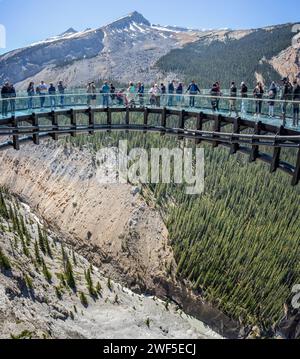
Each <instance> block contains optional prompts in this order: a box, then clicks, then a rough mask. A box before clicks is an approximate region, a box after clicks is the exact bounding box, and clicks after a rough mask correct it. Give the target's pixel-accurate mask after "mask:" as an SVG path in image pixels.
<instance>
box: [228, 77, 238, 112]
mask: <svg viewBox="0 0 300 359" xmlns="http://www.w3.org/2000/svg"><path fill="white" fill-rule="evenodd" d="M229 96H230V100H229V116H231V114H232V112H235V114H236V117H239V113H238V110H237V107H236V98H237V87H236V85H235V82H232V83H231V86H230V90H229Z"/></svg>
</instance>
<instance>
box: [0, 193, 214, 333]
mask: <svg viewBox="0 0 300 359" xmlns="http://www.w3.org/2000/svg"><path fill="white" fill-rule="evenodd" d="M0 197H1V200H0V202H1V203H0V212H1V215H0V321H1V326H0V338H16V339H22V338H45V339H46V338H47V339H48V338H60V339H62V338H71V339H75V338H77V339H78V338H79V339H80V338H123V339H124V338H128V339H129V338H133V337H135V338H153V339H156V338H157V339H158V338H161V339H163V338H178V337H180V338H186V339H188V338H194V339H197V338H220V336H219V335H217V334H216V333H214V332H213V331H212V330H210V329H209V328H208V327H206V326H205V325H203V324H202V323H201V322H199V321H197V320H196V319H194V318H192V317H188V316H186V315H185V314H184V313H183V312H182V310H180V309H179V308H178V306H176V305H174V304H171V303H168V302H162V301H160V300H159V299H158V298H156V297H149V296H144V295H137V294H134V293H133V292H131V291H130V290H128V289H126V288H125V287H124V286H121V285H119V284H117V283H115V282H113V281H112V280H111V279H110V278H105V276H104V274H103V273H102V271H100V270H99V268H97V267H94V266H92V265H91V264H90V263H89V262H88V261H87V260H86V259H85V258H84V257H83V256H81V255H79V254H77V253H76V252H75V251H74V250H72V249H71V248H70V247H68V246H66V245H65V244H64V240H63V238H62V237H60V236H59V235H57V234H55V233H53V232H51V231H49V230H47V229H46V228H45V227H44V223H43V221H42V220H41V219H39V218H38V217H37V216H36V215H35V214H34V213H33V212H32V211H31V210H30V208H29V207H28V206H27V205H25V204H23V203H20V202H19V201H18V200H17V199H15V198H14V197H11V196H10V195H8V194H7V193H3V192H2V193H1V195H0Z"/></svg>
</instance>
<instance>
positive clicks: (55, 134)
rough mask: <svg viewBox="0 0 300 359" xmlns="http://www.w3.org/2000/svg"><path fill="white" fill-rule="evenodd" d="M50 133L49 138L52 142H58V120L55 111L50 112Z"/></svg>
mask: <svg viewBox="0 0 300 359" xmlns="http://www.w3.org/2000/svg"><path fill="white" fill-rule="evenodd" d="M50 116H51V122H52V131H53V133H52V134H51V137H52V138H53V140H54V141H58V118H57V114H56V112H55V111H52V112H51V115H50Z"/></svg>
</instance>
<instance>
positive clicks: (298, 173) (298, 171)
mask: <svg viewBox="0 0 300 359" xmlns="http://www.w3.org/2000/svg"><path fill="white" fill-rule="evenodd" d="M299 181H300V147H299V149H298V156H297V162H296V167H295V171H294V175H293V180H292V186H297V184H298V183H299Z"/></svg>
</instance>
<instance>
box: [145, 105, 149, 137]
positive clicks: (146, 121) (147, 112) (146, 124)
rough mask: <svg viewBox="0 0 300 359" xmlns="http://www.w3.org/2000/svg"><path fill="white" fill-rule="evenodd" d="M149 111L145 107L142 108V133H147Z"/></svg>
mask: <svg viewBox="0 0 300 359" xmlns="http://www.w3.org/2000/svg"><path fill="white" fill-rule="evenodd" d="M148 118H149V110H148V108H147V107H145V108H144V128H145V129H144V133H147V128H148Z"/></svg>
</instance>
